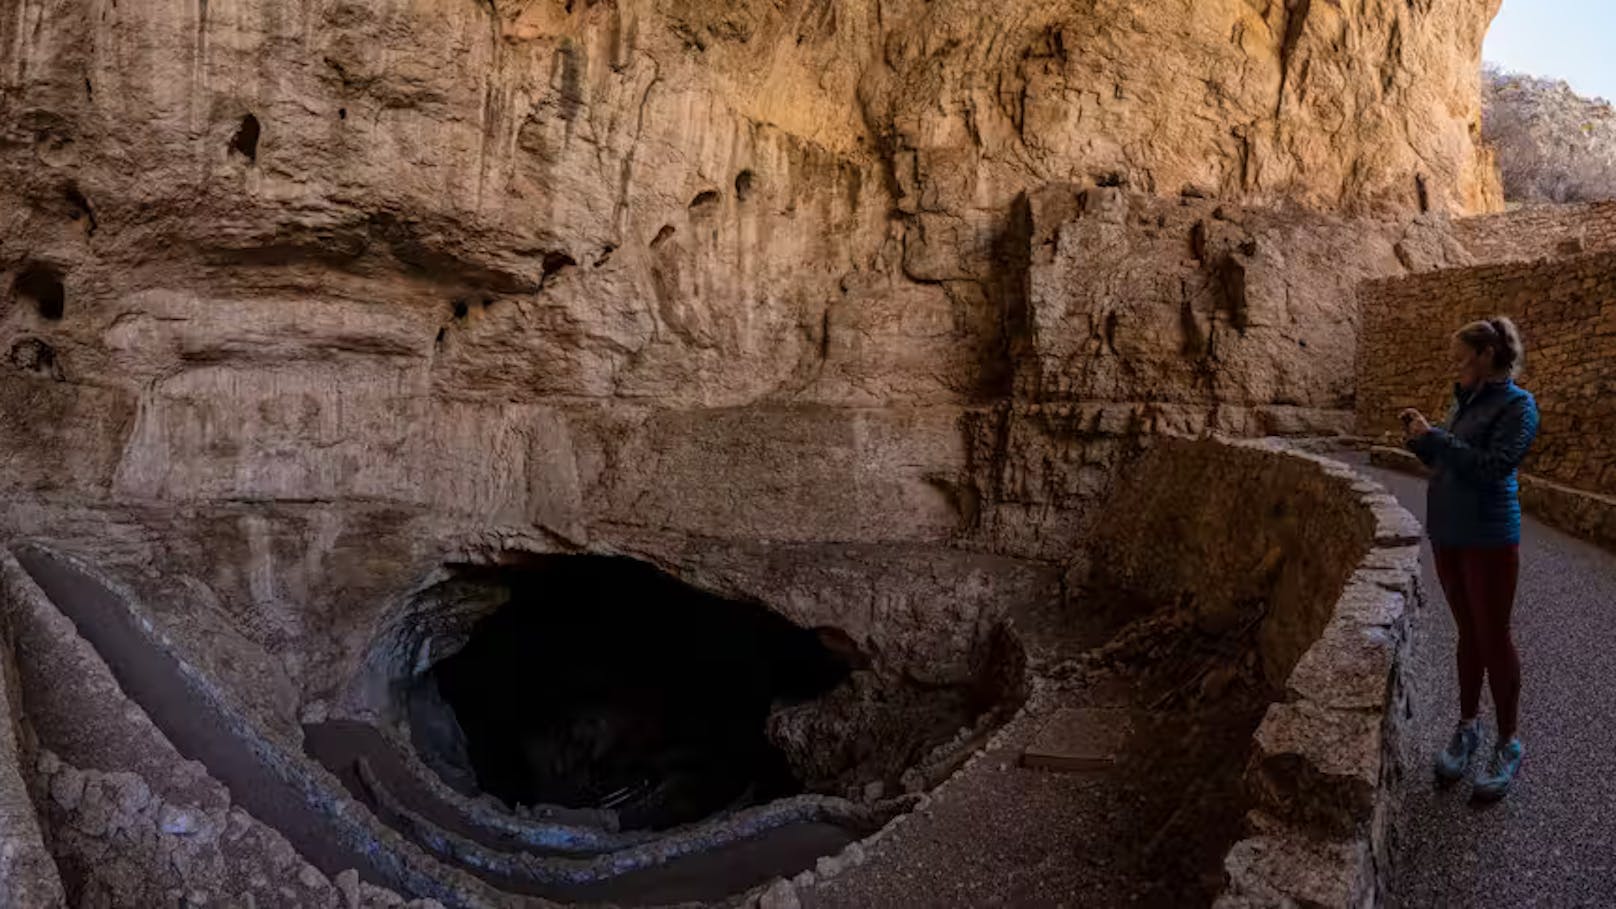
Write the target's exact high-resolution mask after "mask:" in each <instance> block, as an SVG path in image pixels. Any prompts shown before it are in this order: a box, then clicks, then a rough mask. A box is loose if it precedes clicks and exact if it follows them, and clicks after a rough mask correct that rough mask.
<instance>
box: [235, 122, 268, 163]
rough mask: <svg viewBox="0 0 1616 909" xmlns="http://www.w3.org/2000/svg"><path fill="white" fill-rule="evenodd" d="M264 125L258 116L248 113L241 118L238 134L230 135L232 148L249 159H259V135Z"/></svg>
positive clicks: (250, 160) (251, 160) (249, 160)
mask: <svg viewBox="0 0 1616 909" xmlns="http://www.w3.org/2000/svg"><path fill="white" fill-rule="evenodd" d="M261 131H262V127H260V126H259V125H258V118H257V117H255V116H253V115H252V114H248V115H246V116H245V117H242V118H241V126H239V127H237V128H236V134H235V135H234V136H232V137H230V150H231V151H233V152H237V153H239V154H241V155H242V156H243V157H245V158H246V159H247V161H248V162H249V163H250V162H254V161H257V160H258V136H259V133H260V132H261Z"/></svg>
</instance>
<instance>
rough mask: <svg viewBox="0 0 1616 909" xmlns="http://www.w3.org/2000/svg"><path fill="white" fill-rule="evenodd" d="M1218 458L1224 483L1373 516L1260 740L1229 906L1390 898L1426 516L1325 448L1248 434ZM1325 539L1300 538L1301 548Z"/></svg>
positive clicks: (1249, 775)
mask: <svg viewBox="0 0 1616 909" xmlns="http://www.w3.org/2000/svg"><path fill="white" fill-rule="evenodd" d="M1218 460H1219V461H1220V462H1231V463H1239V464H1240V467H1239V468H1237V469H1227V468H1226V469H1225V471H1224V473H1223V474H1222V476H1223V477H1224V479H1223V482H1225V483H1229V484H1231V485H1233V486H1236V487H1238V488H1240V489H1242V490H1244V491H1247V492H1248V493H1250V494H1252V495H1256V496H1259V497H1260V496H1261V495H1262V493H1259V492H1257V490H1259V489H1261V488H1263V487H1262V486H1261V485H1259V484H1262V483H1264V482H1269V483H1271V482H1272V480H1273V478H1274V477H1275V476H1276V475H1292V476H1295V477H1297V478H1298V486H1297V487H1296V489H1297V490H1298V494H1299V495H1303V496H1309V495H1326V494H1327V495H1332V496H1336V497H1339V499H1340V500H1341V502H1342V503H1344V504H1345V505H1347V506H1348V507H1350V508H1351V509H1353V510H1355V511H1356V512H1357V513H1358V514H1359V515H1360V516H1362V520H1363V521H1364V523H1363V524H1362V525H1360V526H1363V527H1364V534H1363V537H1362V539H1361V547H1360V548H1359V549H1358V553H1359V555H1358V557H1357V559H1356V561H1355V562H1352V563H1350V564H1349V565H1347V566H1346V567H1345V577H1344V578H1343V579H1342V581H1341V583H1340V585H1339V586H1335V587H1332V588H1330V590H1331V591H1333V592H1334V593H1335V595H1334V597H1333V602H1331V604H1330V607H1329V609H1328V610H1327V611H1326V612H1324V613H1323V615H1322V616H1321V618H1322V619H1323V626H1322V628H1321V629H1320V630H1319V631H1318V632H1317V635H1316V637H1314V638H1312V639H1311V644H1310V645H1308V646H1307V647H1306V650H1305V651H1304V652H1302V653H1301V655H1300V658H1299V659H1298V660H1297V661H1296V662H1295V665H1294V667H1292V668H1290V670H1289V674H1288V676H1287V677H1286V678H1285V684H1284V691H1285V696H1284V699H1283V700H1281V701H1279V702H1276V703H1275V704H1273V705H1272V706H1271V707H1269V709H1268V712H1267V714H1266V716H1265V717H1264V718H1263V721H1262V724H1261V726H1260V727H1259V728H1258V729H1257V732H1256V734H1255V736H1254V742H1255V747H1254V749H1253V752H1252V755H1251V758H1250V762H1249V764H1248V767H1247V771H1246V785H1247V787H1248V792H1249V794H1250V796H1251V798H1252V801H1253V804H1254V808H1253V811H1252V813H1251V815H1250V831H1249V833H1250V835H1249V836H1248V837H1247V838H1246V839H1243V840H1241V841H1240V842H1238V843H1236V844H1235V845H1234V847H1233V848H1231V849H1230V850H1229V853H1228V854H1227V856H1226V858H1225V861H1224V869H1225V873H1226V874H1227V879H1228V885H1227V888H1226V890H1225V892H1224V895H1223V896H1222V897H1221V898H1220V899H1219V901H1218V906H1219V907H1221V909H1235V907H1246V906H1272V905H1296V904H1301V905H1319V906H1366V905H1379V904H1380V903H1381V902H1383V900H1384V895H1385V894H1386V893H1387V892H1388V889H1389V883H1388V882H1389V880H1390V877H1391V874H1392V867H1391V838H1392V835H1391V829H1392V827H1393V825H1394V823H1395V821H1396V818H1395V813H1396V812H1395V806H1396V795H1395V791H1394V789H1393V786H1394V783H1395V781H1396V780H1397V779H1398V778H1399V777H1400V776H1401V774H1402V773H1403V772H1404V769H1405V768H1406V767H1407V766H1408V762H1409V754H1408V748H1407V739H1406V737H1405V736H1404V734H1403V730H1404V728H1405V725H1406V723H1407V722H1408V720H1409V718H1410V706H1409V704H1410V702H1409V698H1408V693H1407V691H1406V689H1405V687H1404V681H1403V668H1404V664H1405V662H1406V658H1407V653H1408V650H1407V648H1408V633H1409V632H1408V612H1409V610H1410V609H1411V608H1415V607H1417V606H1419V605H1420V604H1421V603H1422V602H1423V593H1422V590H1421V587H1420V582H1419V577H1420V575H1419V561H1418V559H1419V538H1420V526H1419V523H1418V522H1417V521H1415V519H1414V518H1413V516H1412V515H1410V514H1409V513H1408V512H1407V511H1405V510H1404V509H1403V508H1402V507H1401V506H1399V505H1398V504H1397V502H1396V500H1395V499H1393V498H1392V497H1391V496H1390V495H1389V494H1387V493H1386V491H1385V490H1383V489H1382V488H1381V487H1380V486H1379V485H1377V484H1375V483H1373V482H1371V481H1369V480H1367V479H1365V478H1363V477H1362V476H1360V475H1359V474H1357V473H1356V472H1355V471H1353V470H1352V469H1351V468H1350V467H1348V466H1346V465H1344V464H1341V463H1340V462H1337V461H1333V460H1331V459H1329V458H1326V457H1323V456H1319V455H1312V454H1305V453H1302V452H1298V451H1296V450H1294V449H1287V448H1285V447H1283V446H1281V445H1279V444H1278V443H1264V442H1248V443H1237V444H1235V445H1233V446H1231V454H1226V455H1220V456H1219V457H1218ZM1309 489H1311V490H1312V492H1311V493H1310V492H1308V491H1307V490H1309ZM1285 491H1286V492H1291V491H1292V490H1289V489H1287V490H1285ZM1354 524H1357V520H1356V519H1355V520H1352V521H1350V522H1348V523H1347V524H1346V526H1347V527H1349V528H1351V527H1353V525H1354ZM1236 526H1240V525H1236V524H1232V523H1231V524H1230V525H1229V527H1230V529H1231V530H1232V529H1233V528H1234V527H1236ZM1248 529H1249V528H1246V527H1242V528H1241V532H1242V534H1244V533H1245V532H1246V531H1247V530H1248ZM1334 532H1335V533H1341V531H1340V530H1336V531H1334ZM1354 532H1356V531H1355V529H1354ZM1315 542H1316V540H1315V539H1312V538H1309V537H1306V536H1304V537H1301V538H1299V539H1296V540H1294V541H1293V545H1294V546H1295V550H1293V551H1294V552H1295V553H1297V554H1300V553H1304V552H1306V551H1307V550H1308V549H1309V548H1311V546H1312V544H1313V543H1315ZM1314 592H1315V593H1319V592H1323V591H1314ZM1292 602H1303V603H1305V602H1306V601H1305V600H1299V601H1292ZM1276 607H1277V608H1280V609H1283V605H1282V604H1280V603H1278V602H1276ZM1299 627H1311V623H1310V622H1309V623H1302V625H1301V626H1299Z"/></svg>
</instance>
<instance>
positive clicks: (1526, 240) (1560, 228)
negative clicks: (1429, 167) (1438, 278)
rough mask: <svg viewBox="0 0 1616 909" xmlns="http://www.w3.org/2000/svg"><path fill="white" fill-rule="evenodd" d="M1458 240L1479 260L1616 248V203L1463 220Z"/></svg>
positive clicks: (1455, 229)
mask: <svg viewBox="0 0 1616 909" xmlns="http://www.w3.org/2000/svg"><path fill="white" fill-rule="evenodd" d="M1453 233H1454V237H1455V238H1456V239H1457V240H1458V241H1459V243H1460V245H1462V246H1463V247H1464V248H1465V249H1466V250H1467V251H1468V252H1469V253H1470V255H1471V258H1473V259H1475V260H1476V261H1477V262H1493V263H1497V262H1530V261H1534V260H1537V259H1552V258H1564V257H1566V256H1574V255H1579V254H1582V253H1595V252H1606V251H1609V250H1612V249H1616V201H1612V202H1592V203H1588V204H1586V205H1534V206H1531V207H1529V208H1520V209H1516V210H1515V211H1509V212H1499V213H1497V214H1490V215H1479V216H1477V217H1473V218H1461V219H1459V220H1457V221H1455V222H1453Z"/></svg>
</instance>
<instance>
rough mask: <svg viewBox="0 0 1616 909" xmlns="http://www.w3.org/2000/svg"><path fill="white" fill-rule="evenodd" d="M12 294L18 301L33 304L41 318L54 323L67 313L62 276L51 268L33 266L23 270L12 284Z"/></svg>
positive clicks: (65, 293) (65, 292)
mask: <svg viewBox="0 0 1616 909" xmlns="http://www.w3.org/2000/svg"><path fill="white" fill-rule="evenodd" d="M12 293H13V295H15V296H16V298H17V299H19V300H22V301H24V302H27V303H31V304H33V306H34V309H35V311H37V312H38V313H39V315H40V318H43V319H47V320H49V321H52V322H55V321H59V320H60V319H61V318H62V316H63V315H64V314H65V313H66V311H67V291H66V289H65V288H64V287H63V286H62V276H61V274H60V273H58V272H57V271H56V270H55V269H53V268H50V267H49V266H44V265H32V266H29V267H28V268H25V269H23V271H22V273H21V274H19V275H17V280H16V281H15V282H14V283H13V284H12Z"/></svg>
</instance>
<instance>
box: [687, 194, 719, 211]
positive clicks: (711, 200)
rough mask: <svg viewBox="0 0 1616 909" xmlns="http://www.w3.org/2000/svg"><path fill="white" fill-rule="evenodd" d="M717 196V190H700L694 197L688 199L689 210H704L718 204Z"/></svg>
mask: <svg viewBox="0 0 1616 909" xmlns="http://www.w3.org/2000/svg"><path fill="white" fill-rule="evenodd" d="M719 198H720V197H719V195H718V190H716V189H708V190H703V191H702V192H699V193H697V194H696V198H694V199H691V200H690V210H691V211H706V210H708V209H711V208H714V207H716V206H717V205H718V200H719Z"/></svg>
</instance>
